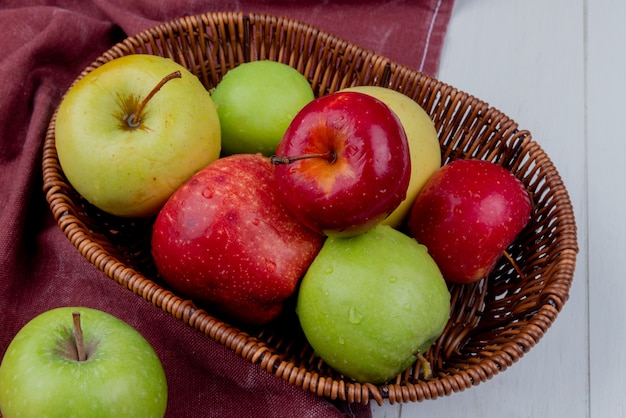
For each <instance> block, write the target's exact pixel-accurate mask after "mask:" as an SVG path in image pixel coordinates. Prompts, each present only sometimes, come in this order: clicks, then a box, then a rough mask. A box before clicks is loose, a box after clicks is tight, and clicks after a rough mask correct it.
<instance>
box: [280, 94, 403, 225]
mask: <svg viewBox="0 0 626 418" xmlns="http://www.w3.org/2000/svg"><path fill="white" fill-rule="evenodd" d="M272 162H273V163H274V164H276V182H277V185H278V189H279V191H280V194H281V195H282V196H283V200H284V202H285V205H286V206H287V208H288V209H289V211H290V212H291V213H292V214H293V215H294V216H295V217H296V218H297V219H298V220H300V222H302V223H304V224H305V225H307V226H309V227H310V228H311V229H313V230H316V231H320V232H322V233H324V234H326V235H342V236H350V235H355V234H359V233H362V232H365V231H367V230H368V229H370V228H372V227H373V226H375V225H376V224H377V223H379V222H381V221H382V220H383V219H384V218H386V217H387V216H388V215H389V214H390V213H391V212H393V210H395V209H396V208H397V207H398V205H399V204H400V203H401V202H402V201H403V200H404V199H405V197H406V191H407V188H408V185H409V180H410V168H411V160H410V154H409V145H408V141H407V138H406V133H405V132H404V128H403V127H402V124H401V122H400V121H399V119H398V117H397V116H396V115H395V114H394V113H393V112H392V111H391V109H389V107H388V106H387V105H386V104H384V103H383V102H381V101H380V100H378V99H376V98H374V97H372V96H370V95H366V94H363V93H356V92H338V93H333V94H329V95H326V96H322V97H319V98H317V99H315V100H314V101H312V102H311V103H309V104H307V105H306V106H305V107H304V108H303V109H302V110H301V111H300V112H299V113H298V114H297V115H296V117H295V118H294V120H293V121H292V123H291V124H290V125H289V127H288V128H287V131H286V132H285V135H284V136H283V139H282V141H281V142H280V144H279V145H278V148H277V150H276V155H275V156H273V157H272Z"/></svg>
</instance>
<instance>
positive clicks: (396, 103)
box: [344, 86, 441, 228]
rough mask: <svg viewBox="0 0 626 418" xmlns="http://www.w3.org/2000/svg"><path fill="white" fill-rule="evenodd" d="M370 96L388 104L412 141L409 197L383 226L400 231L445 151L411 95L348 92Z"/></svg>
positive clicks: (376, 89)
mask: <svg viewBox="0 0 626 418" xmlns="http://www.w3.org/2000/svg"><path fill="white" fill-rule="evenodd" d="M344 91H356V92H361V93H365V94H368V95H370V96H373V97H375V98H377V99H378V100H380V101H382V102H383V103H385V104H386V105H387V106H389V108H390V109H391V110H392V111H393V112H394V113H395V114H396V116H398V119H400V123H401V124H402V126H403V127H404V130H405V132H406V136H407V139H408V141H409V153H410V156H411V178H410V180H409V188H408V190H407V192H406V198H405V199H404V201H403V202H402V203H400V205H399V206H398V207H397V208H396V209H395V210H394V211H393V212H392V213H391V214H390V215H389V216H388V217H387V218H386V219H385V220H383V221H382V224H385V225H389V226H392V227H394V228H397V227H399V226H401V225H402V224H403V222H404V221H405V220H406V218H407V216H408V214H409V211H410V209H411V206H412V204H413V201H415V198H416V197H417V194H418V193H419V191H420V190H421V189H422V187H423V186H424V183H426V180H428V179H429V178H430V176H431V175H432V174H433V173H434V172H435V171H436V170H437V169H438V168H439V167H440V166H441V148H440V146H439V138H438V136H437V131H436V130H435V125H434V123H433V121H432V119H431V118H430V116H429V115H428V113H426V111H425V110H424V109H422V107H421V106H420V105H418V104H417V103H416V102H415V101H413V100H411V99H410V98H409V97H408V96H406V95H404V94H402V93H400V92H397V91H395V90H392V89H389V88H386V87H379V86H356V87H350V88H346V89H344Z"/></svg>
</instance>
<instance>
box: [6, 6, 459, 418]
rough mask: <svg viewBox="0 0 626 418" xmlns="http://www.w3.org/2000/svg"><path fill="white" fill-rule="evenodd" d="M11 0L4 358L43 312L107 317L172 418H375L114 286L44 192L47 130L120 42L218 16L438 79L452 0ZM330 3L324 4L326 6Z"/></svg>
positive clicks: (8, 18) (360, 407)
mask: <svg viewBox="0 0 626 418" xmlns="http://www.w3.org/2000/svg"><path fill="white" fill-rule="evenodd" d="M323 3H324V4H322V2H321V1H320V2H316V1H310V0H279V1H269V0H260V1H254V0H250V1H244V0H240V1H234V0H231V1H228V0H215V1H201V0H186V1H166V0H163V1H159V0H135V1H133V2H127V1H125V0H91V1H86V0H73V1H70V0H67V1H48V2H44V1H29V0H9V1H7V0H5V1H3V2H2V6H1V7H2V9H0V25H1V26H0V34H1V39H0V80H1V83H2V86H3V91H2V95H0V191H1V199H0V356H1V355H3V354H4V352H5V351H6V348H7V346H8V344H9V342H10V341H11V339H12V338H13V336H14V335H15V334H16V333H17V332H18V330H19V329H20V328H21V327H22V326H23V325H24V324H26V322H27V321H29V320H30V319H31V318H33V317H34V316H36V315H37V314H39V313H41V312H43V311H45V310H48V309H51V308H54V307H59V306H77V305H81V306H89V307H92V308H96V309H101V310H103V311H107V312H109V313H111V314H113V315H115V316H117V317H119V318H121V319H122V320H124V321H126V322H128V323H129V324H130V325H132V326H133V327H135V328H136V329H137V330H138V331H139V332H140V333H141V334H143V335H144V336H145V337H146V338H147V339H148V341H149V342H150V343H151V344H152V345H153V347H154V348H155V349H156V351H157V352H158V354H159V356H160V358H161V360H162V362H163V365H164V368H165V372H166V375H167V379H168V386H169V402H168V410H167V416H168V417H213V416H214V417H231V416H232V417H241V416H244V417H245V416H254V417H299V418H302V417H342V416H352V417H367V416H371V412H370V408H369V406H367V405H365V406H363V405H355V404H352V405H349V404H346V403H342V402H331V401H329V400H327V399H325V398H321V397H318V396H316V395H314V394H312V393H309V392H308V391H304V390H302V389H300V388H297V387H296V386H293V385H289V384H287V383H285V382H283V381H282V380H280V379H277V378H276V377H274V376H272V375H270V374H269V373H267V372H265V371H263V370H261V369H260V368H259V367H258V366H256V365H251V364H249V363H247V362H245V361H244V360H242V359H241V358H239V357H238V356H237V355H235V354H234V353H233V352H231V351H229V350H227V349H225V348H224V347H223V346H222V345H220V344H218V343H216V342H214V341H213V340H210V339H209V338H208V337H205V336H203V335H201V334H200V333H198V332H196V331H195V330H193V329H191V328H190V327H188V326H186V325H185V324H184V323H182V322H181V321H179V320H177V319H175V318H173V317H171V316H169V315H168V314H166V313H164V312H162V311H161V310H160V309H157V308H155V307H153V306H152V305H151V304H149V303H148V302H146V301H144V300H143V299H141V298H139V297H137V296H135V295H134V294H132V293H131V292H130V291H128V290H126V289H124V288H123V287H122V286H120V285H118V284H117V283H115V282H114V281H113V280H111V279H109V278H107V277H106V276H105V275H104V274H103V273H101V272H100V271H98V270H97V269H96V268H95V267H93V266H92V265H91V264H89V263H88V262H87V261H86V260H85V259H84V258H83V257H82V256H81V255H80V254H79V252H78V251H77V250H76V249H75V248H74V247H73V246H72V245H71V244H70V243H69V241H68V240H67V239H66V238H65V236H64V235H63V234H62V232H61V230H60V229H59V228H58V226H57V225H56V223H55V221H54V220H53V218H52V216H51V213H50V210H49V207H48V205H47V203H46V201H45V198H44V195H43V192H42V178H41V156H42V143H43V139H44V136H45V130H46V128H47V124H48V122H49V120H50V116H51V115H52V112H53V110H54V108H55V107H56V106H57V105H58V103H59V100H60V97H61V95H62V94H63V92H64V91H65V90H66V89H67V88H68V86H69V84H70V83H71V81H72V80H73V79H74V78H75V77H76V76H77V75H78V74H79V73H80V71H81V70H82V69H83V68H85V67H86V66H87V65H88V64H89V63H90V62H91V61H92V60H93V59H94V58H96V57H97V56H99V55H100V54H102V53H103V52H104V51H106V50H107V49H108V48H109V47H111V46H112V45H113V44H114V43H115V42H118V41H120V40H121V39H123V38H124V37H126V36H130V35H133V34H135V33H137V32H138V31H141V30H143V29H146V28H148V27H150V26H153V25H155V24H157V23H160V22H163V21H166V20H170V19H173V18H176V17H179V16H183V15H189V14H198V13H204V12H211V11H231V10H242V11H244V12H264V13H272V14H275V15H281V16H287V17H290V18H295V19H299V20H302V21H305V22H307V23H310V24H313V25H316V26H318V27H319V28H321V29H324V30H327V31H329V32H331V33H334V34H336V35H338V36H341V37H342V38H344V39H346V40H348V41H350V42H354V43H356V44H357V45H360V46H362V47H364V48H367V49H370V50H374V51H376V52H377V53H379V54H382V55H385V56H387V57H389V58H391V59H393V60H394V61H396V62H399V63H402V64H406V65H409V66H411V67H413V68H415V69H419V70H423V71H424V72H427V73H429V74H435V73H436V70H437V66H438V63H439V56H440V52H441V47H442V43H443V38H444V35H445V31H446V27H447V24H448V21H449V17H450V13H451V9H452V5H453V0H419V1H417V0H364V1H359V2H356V1H352V0H341V1H334V2H323ZM326 3H328V4H326Z"/></svg>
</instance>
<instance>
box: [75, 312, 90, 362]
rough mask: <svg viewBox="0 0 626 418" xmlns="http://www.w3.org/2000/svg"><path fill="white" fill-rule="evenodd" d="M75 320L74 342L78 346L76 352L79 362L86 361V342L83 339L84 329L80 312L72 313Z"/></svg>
mask: <svg viewBox="0 0 626 418" xmlns="http://www.w3.org/2000/svg"><path fill="white" fill-rule="evenodd" d="M72 319H73V320H74V342H75V344H76V352H77V353H78V361H85V360H86V359H87V355H86V354H85V341H84V339H83V329H82V328H81V327H80V312H72Z"/></svg>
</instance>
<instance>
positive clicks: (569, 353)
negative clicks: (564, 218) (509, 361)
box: [373, 0, 626, 418]
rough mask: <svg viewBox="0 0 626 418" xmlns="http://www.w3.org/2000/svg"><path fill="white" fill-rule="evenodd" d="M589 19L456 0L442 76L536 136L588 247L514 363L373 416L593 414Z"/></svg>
mask: <svg viewBox="0 0 626 418" xmlns="http://www.w3.org/2000/svg"><path fill="white" fill-rule="evenodd" d="M583 23H584V0H575V1H571V0H548V1H545V0H526V1H524V2H513V1H490V0H472V1H469V0H457V1H456V4H455V9H454V11H453V15H452V19H451V22H450V26H449V30H448V34H447V37H446V41H445V45H444V51H443V56H442V62H441V67H440V71H439V75H438V77H439V78H440V79H441V80H442V81H444V82H447V83H449V84H451V85H453V86H455V87H457V88H459V89H461V90H464V91H467V92H468V93H470V94H473V95H475V96H476V97H479V98H481V99H483V100H485V101H487V102H489V103H490V104H492V105H493V106H495V107H497V108H499V109H500V110H501V111H503V112H504V113H506V114H507V115H509V116H510V117H512V118H513V119H515V120H516V121H517V122H518V123H519V125H520V127H521V128H523V129H528V130H530V131H531V133H532V134H533V137H534V138H535V140H537V141H538V142H539V143H540V144H541V145H542V146H543V148H544V149H545V150H546V152H547V153H548V155H549V156H550V157H551V159H552V160H553V161H554V163H555V165H556V166H557V168H558V169H559V172H560V174H561V176H562V177H563V179H564V181H565V183H566V186H567V187H568V191H569V193H570V196H571V198H572V201H573V204H574V207H575V211H576V216H577V220H578V233H579V245H580V247H581V251H580V254H579V257H578V263H577V271H576V275H575V280H574V284H573V287H572V290H571V295H570V299H569V301H568V302H567V303H566V305H565V307H564V309H563V311H562V313H561V314H560V316H559V317H558V318H557V321H556V322H555V324H554V325H553V326H552V328H551V329H550V330H549V332H548V333H547V334H546V336H545V337H544V338H543V339H542V340H541V341H540V342H539V344H538V345H537V346H536V347H534V348H533V349H532V350H531V351H530V353H528V354H527V355H526V356H525V357H524V358H522V359H521V360H520V361H519V362H518V363H517V364H515V365H513V366H512V367H511V368H509V369H508V370H507V371H505V372H504V373H502V374H500V375H498V376H495V377H494V378H493V379H492V380H490V381H489V382H486V383H481V384H480V385H479V386H477V387H474V388H471V389H468V390H466V391H465V392H462V393H458V394H452V395H451V396H449V397H446V398H440V399H437V400H434V401H426V402H422V403H408V404H402V405H400V406H398V405H392V406H389V405H385V406H384V407H382V408H379V407H375V408H374V409H373V410H374V416H375V417H376V418H381V417H384V416H387V417H393V416H395V415H393V414H394V413H396V412H397V411H398V409H400V412H401V417H402V418H409V417H416V416H442V417H444V416H445V417H447V416H468V417H485V418H489V417H587V416H589V395H588V394H589V381H588V363H587V359H588V309H587V292H588V281H587V257H586V255H587V249H586V234H587V232H586V217H587V207H586V200H587V192H586V184H587V183H586V172H585V167H586V157H585V150H586V149H585V135H584V131H585V129H584V128H585V125H584V121H585V104H584V99H585V97H584V24H583ZM625 74H626V72H625ZM598 416H609V415H598Z"/></svg>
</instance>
